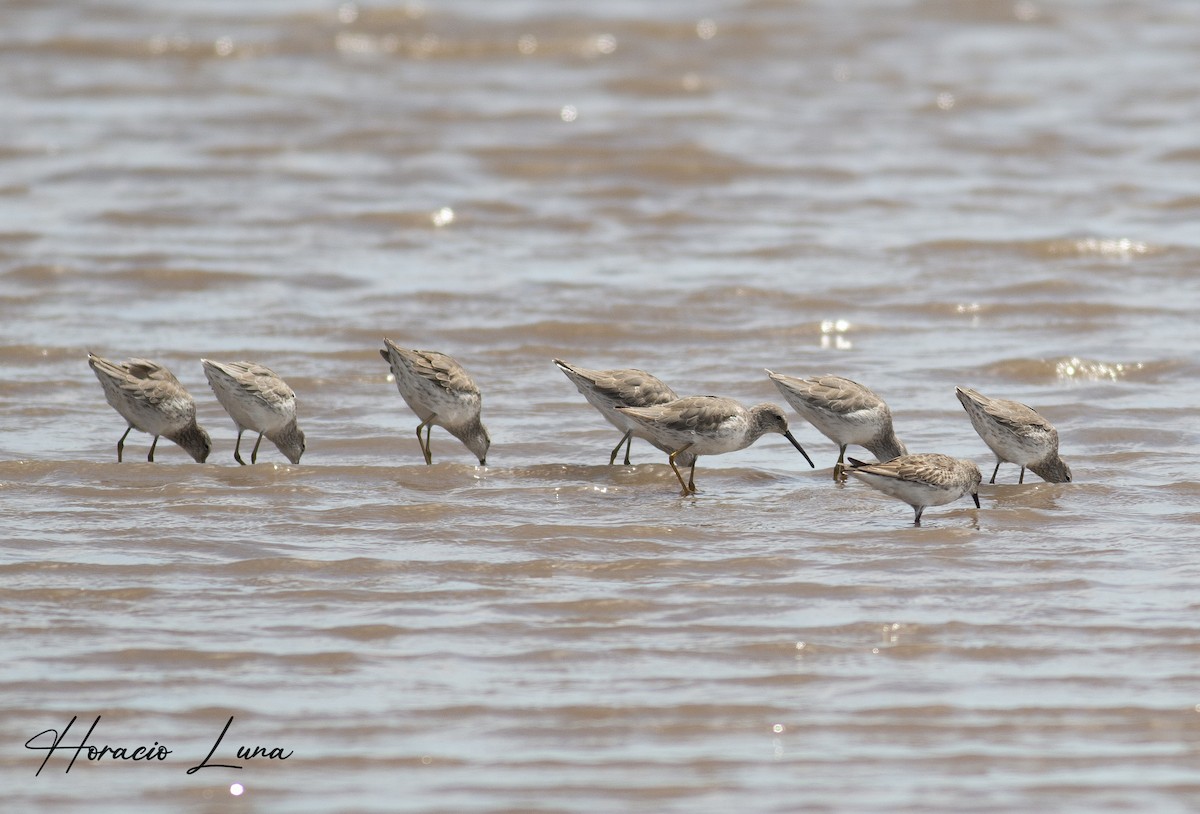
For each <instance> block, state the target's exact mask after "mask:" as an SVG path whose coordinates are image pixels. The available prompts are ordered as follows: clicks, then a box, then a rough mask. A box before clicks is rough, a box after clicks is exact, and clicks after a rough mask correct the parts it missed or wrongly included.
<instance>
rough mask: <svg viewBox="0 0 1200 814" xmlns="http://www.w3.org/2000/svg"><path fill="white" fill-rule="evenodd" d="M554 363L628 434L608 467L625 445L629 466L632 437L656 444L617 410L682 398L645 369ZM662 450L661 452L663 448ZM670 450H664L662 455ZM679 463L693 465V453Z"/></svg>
mask: <svg viewBox="0 0 1200 814" xmlns="http://www.w3.org/2000/svg"><path fill="white" fill-rule="evenodd" d="M554 364H556V365H558V369H559V370H561V371H562V372H563V375H565V376H566V377H567V378H568V379H570V380H571V382H572V383H573V384H574V385H575V387H576V388H578V390H579V392H580V393H582V394H583V397H584V398H585V399H587V400H588V403H589V404H591V405H592V406H593V407H595V408H596V409H597V410H599V411H600V414H601V415H602V416H604V417H605V418H606V419H608V422H609V423H610V424H612V425H613V426H614V427H616V428H617V429H618V430H621V431H622V432H624V433H625V434H624V435H622V436H621V440H620V441H618V442H617V445H616V446H615V447H613V451H612V454H611V455H609V456H608V463H609V466H612V465H613V464H614V463H616V460H617V453H618V452H620V451H621V445H622V444H624V445H625V465H626V466H628V465H629V447H630V446H632V444H633V436H635V435H636V436H638V437H639V438H645V439H646V440H647V441H649V442H650V443H652V444H653V443H655V441H654V437H653V436H651V435H650V434H649V433H648V432H647V431H646V430H644V429H642V426H641V425H640V424H638V423H637V422H636V421H634V420H633V419H632V418H630V417H629V416H627V415H624V414H622V413H621V412H619V411H618V410H617V408H618V407H653V406H655V405H657V404H666V403H667V402H668V401H674V400H675V399H677V398H679V396H678V395H677V394H676V393H675V391H674V390H672V389H671V388H670V387H668V386H667V384H666V383H665V382H663V381H662V380H661V379H658V378H656V377H654V376H651V375H650V374H649V373H647V372H646V371H644V370H637V369H636V368H622V369H618V370H589V369H588V368H585V367H578V366H576V365H572V364H569V363H567V362H564V361H563V360H562V359H555V360H554ZM659 448H660V449H662V447H661V446H660V447H659ZM670 451H671V450H669V449H663V452H670ZM677 460H679V461H681V462H682V463H683V465H684V466H690V465H691V464H692V463H694V459H693V457H692V456H691V454H690V453H684V454H683V455H681V456H679V458H677Z"/></svg>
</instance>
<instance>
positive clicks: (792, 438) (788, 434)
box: [783, 431, 817, 469]
mask: <svg viewBox="0 0 1200 814" xmlns="http://www.w3.org/2000/svg"><path fill="white" fill-rule="evenodd" d="M783 437H784V438H786V439H787V440H789V441H791V442H792V446H794V447H795V448H796V449H798V450H800V454H801V455H803V456H804V460H806V461H808V465H809V466H811V467H812V468H813V469H816V468H817V465H816V464H814V463H813V460H812V458H810V457H808V453H807V452H805V451H804V447H802V446H800V442H799V441H797V440H796V438H795V436H793V435H792V433H791V432H790V431H789V432H785V433H784V434H783Z"/></svg>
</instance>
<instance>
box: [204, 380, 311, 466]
mask: <svg viewBox="0 0 1200 814" xmlns="http://www.w3.org/2000/svg"><path fill="white" fill-rule="evenodd" d="M200 363H201V364H202V365H203V366H204V375H205V376H206V377H208V384H209V386H210V387H211V388H212V390H213V393H214V394H216V396H217V401H219V402H221V406H222V407H224V408H225V412H227V413H229V417H230V418H232V419H233V423H234V424H236V425H237V431H238V433H237V443H236V444H234V446H233V459H234V460H235V461H237V462H238V463H239V464H242V465H243V466H245V465H246V462H245V461H243V460H242V455H241V447H242V433H243V432H245V431H246V430H252V431H254V432H257V433H258V440H256V441H255V442H254V449H253V450H252V451H251V452H250V463H256V462H257V460H258V445H259V444H261V443H262V439H263V436H264V435H265V436H267V438H269V439H271V441H272V442H274V444H275V446H277V447H279V451H280V452H282V453H283V454H284V455H286V456H287V459H288V460H289V461H291V462H292V463H294V464H298V463H300V456H301V455H303V454H304V432H303V431H302V430H301V429H300V428H299V427H298V426H296V394H295V393H294V392H293V391H292V388H290V387H288V385H287V382H285V381H284V380H283V379H281V378H279V377H278V376H277V375H275V373H274V372H273V371H272V370H270V369H269V368H266V367H263V366H262V365H260V364H257V363H256V362H214V361H212V360H211V359H201V360H200Z"/></svg>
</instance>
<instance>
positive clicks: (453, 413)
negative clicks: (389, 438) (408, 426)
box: [379, 337, 492, 464]
mask: <svg viewBox="0 0 1200 814" xmlns="http://www.w3.org/2000/svg"><path fill="white" fill-rule="evenodd" d="M383 344H384V348H383V349H382V350H380V351H379V355H380V356H382V357H383V359H384V361H385V362H387V363H388V365H389V366H390V367H391V368H392V375H393V376H395V377H396V389H398V390H399V391H400V395H401V396H402V397H403V398H404V402H405V403H406V404H407V405H408V406H409V407H411V408H412V411H413V412H414V413H416V414H417V418H419V419H421V423H420V424H418V425H417V443H418V444H420V445H421V452H422V453H424V455H425V463H427V464H431V463H433V454H432V453H431V452H430V451H429V433H430V432H431V431H432V429H433V425H434V424H436V425H438V426H439V427H445V428H446V430H447V431H448V432H449V433H450V434H451V435H453V436H454V437H455V438H457V439H458V440H459V441H462V442H463V444H464V445H466V447H467V449H469V450H471V452H473V453H475V457H477V458H478V459H479V463H480V464H486V463H487V451H488V447H489V446H491V443H492V440H491V438H490V437H489V436H488V431H487V428H486V427H484V426H483V422H482V421H480V417H479V413H480V405H481V403H482V400H481V398H480V395H479V388H478V387H476V386H475V382H473V381H471V377H470V376H468V375H467V371H465V370H463V368H462V365H460V364H459V363H458V362H456V361H454V360H453V359H451V358H450V357H449V356H447V355H446V354H444V353H438V352H437V351H432V350H405V349H404V348H401V347H399V346H398V345H396V343H395V342H393V341H392V340H390V339H388V338H387V337H384V340H383ZM422 429H424V430H425V438H424V440H422V438H421V430H422Z"/></svg>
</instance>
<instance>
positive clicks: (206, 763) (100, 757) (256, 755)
mask: <svg viewBox="0 0 1200 814" xmlns="http://www.w3.org/2000/svg"><path fill="white" fill-rule="evenodd" d="M78 717H79V716H78V715H76V716H74V717H72V718H71V720H70V722H69V723H68V724H67V726H66V728H64V729H63V731H62V732H59V731H58V730H57V729H44V730H42V731H41V732H39V733H37V734H36V735H34V736H33V737H32V738H30V739H29V740H27V741H25V748H26V749H33V750H35V751H42V752H45V753H46V756H45V757H44V758H42V765H41V766H39V767H38V770H37V772H35V773H34V777H36V776H38V775H40V774H41V773H42V769H44V768H46V764H47V763H48V762H49V761H50V756H51V755H53V754H54V753H55V752H56V751H59V750H61V751H62V752H64V753H66V752H72V753H73V754H72V755H71V760H70V762H68V763H67V768H66V771H64V772H63V774H66V773H67V772H70V771H71V767H72V766H74V765H75V761H76V760H77V759H78V758H79V757H81V756H82V757H83V758H84V760H92V761H144V762H149V761H155V760H166V759H167V755H170V754H172V752H173V751H174V750H172V749H168V748H167V746H166V744H162V743H159V742H158V741H155V742H154V745H153V746H136V747H134V748H132V749H130V748H129V747H127V746H109V745H108V744H102V745H99V746H93V745H92V744H90V743H88V739H89V738H90V737H92V733H93V732H95V731H96V725H97V724H99V723H100V716H99V715H97V716H96V720H94V721H92V725H91V727H89V728H88V731H87V734H86V735H84V736H83V739H82V740H80V741H79V743H73V744H65V743H63V740H64V739H65V738H66V737H67V733H68V732H69V731H71V726H72V725H73V724H74V723H75V720H76V719H77V718H78ZM231 726H233V716H232V715H230V716H229V720H228V721H226V722H225V728H224V729H222V730H221V734H220V735H218V736H217V740H216V741H215V742H214V743H213V745H212V748H211V749H209V750H208V754H207V755H206V756H205V757H204V760H202V761H200V762H199V763H197V764H196V765H195V766H192V767H191V768H190V769H188V770H187V773H188V774H195V773H196V772H198V771H200V770H201V769H242V768H245V767H244V766H242V765H241V763H240V762H241V761H247V760H256V759H266V760H287V759H288V758H290V757H291V756H292V751H291V750H290V749H289V750H287V751H284V750H283V749H282V748H281V747H279V746H274V747H270V748H268V747H265V746H239V747H238V748H237V752H236V755H237V759H238V761H239V763H218V762H216V761H217V760H220V759H221V758H220V757H219V756H218V757H216V758H214V755H216V754H217V747H219V746H220V745H221V741H223V740H224V739H225V735H226V734H227V733H228V732H229V727H231Z"/></svg>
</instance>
